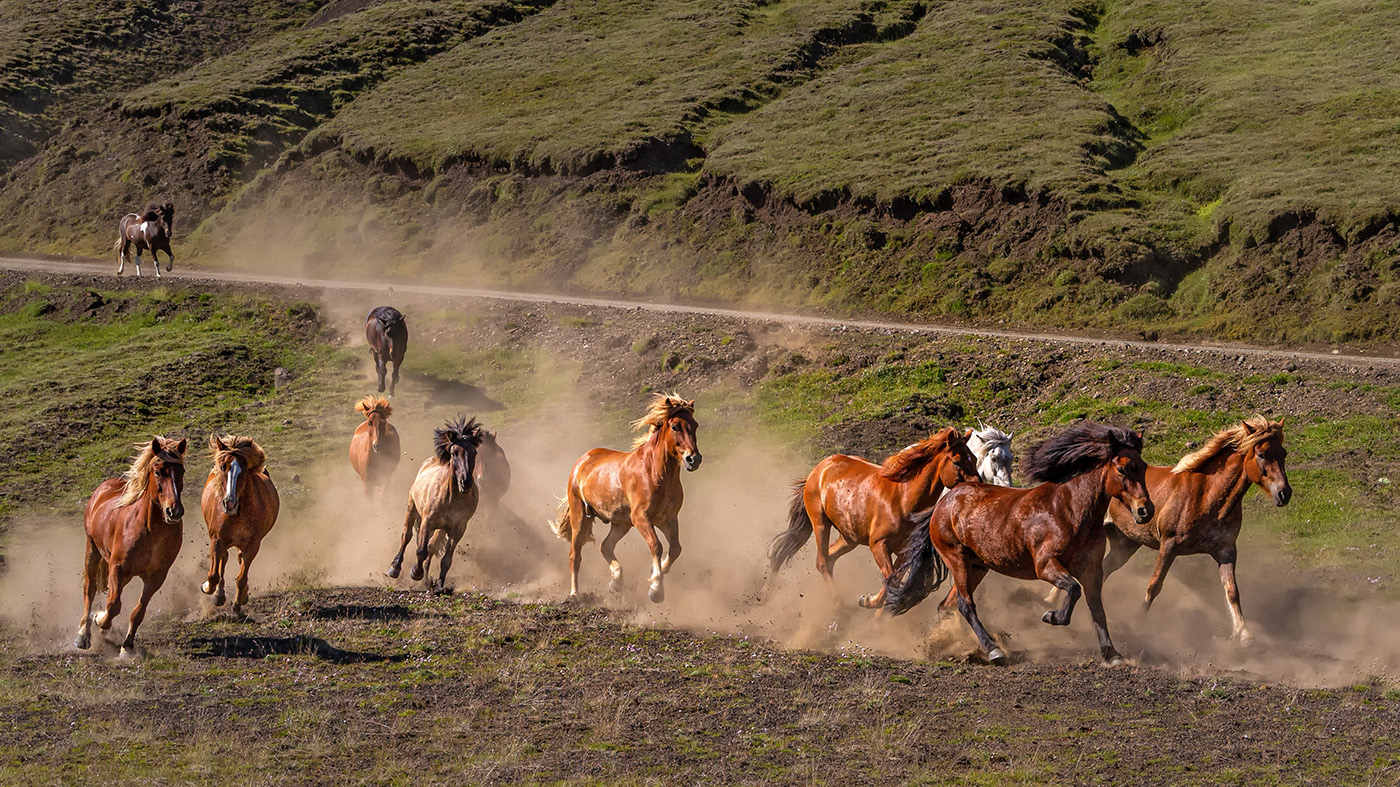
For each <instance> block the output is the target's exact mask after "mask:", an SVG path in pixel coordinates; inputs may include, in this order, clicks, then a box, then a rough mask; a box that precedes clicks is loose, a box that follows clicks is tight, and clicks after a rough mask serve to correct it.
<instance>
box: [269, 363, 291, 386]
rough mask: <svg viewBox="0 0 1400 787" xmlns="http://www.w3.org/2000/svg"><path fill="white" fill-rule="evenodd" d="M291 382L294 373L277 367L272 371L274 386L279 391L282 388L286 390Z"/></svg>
mask: <svg viewBox="0 0 1400 787" xmlns="http://www.w3.org/2000/svg"><path fill="white" fill-rule="evenodd" d="M291 381H292V373H291V372H289V371H287V370H286V369H283V368H282V367H281V366H279V367H277V368H276V369H274V370H273V371H272V386H273V387H274V388H277V389H279V390H280V389H282V388H286V387H287V384H288V383H290V382H291Z"/></svg>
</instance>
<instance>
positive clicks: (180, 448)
mask: <svg viewBox="0 0 1400 787" xmlns="http://www.w3.org/2000/svg"><path fill="white" fill-rule="evenodd" d="M189 442H190V441H189V440H188V439H186V438H184V437H181V438H180V442H179V443H176V444H175V453H177V454H179V455H180V456H184V455H185V446H187V445H189Z"/></svg>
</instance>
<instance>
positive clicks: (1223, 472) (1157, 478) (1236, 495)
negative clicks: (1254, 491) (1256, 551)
mask: <svg viewBox="0 0 1400 787" xmlns="http://www.w3.org/2000/svg"><path fill="white" fill-rule="evenodd" d="M1287 455H1288V452H1287V451H1285V450H1284V448H1283V419H1279V420H1278V421H1270V420H1268V419H1267V418H1264V417H1263V416H1259V415H1256V416H1254V417H1253V418H1249V419H1246V420H1244V421H1242V422H1240V423H1239V424H1236V425H1235V426H1232V427H1230V428H1229V429H1225V430H1223V431H1220V432H1216V433H1215V435H1214V436H1212V437H1211V438H1210V439H1209V440H1207V441H1206V444H1205V445H1203V446H1201V448H1200V449H1199V450H1197V451H1195V452H1193V453H1190V454H1187V455H1186V456H1183V457H1182V458H1181V461H1179V462H1177V463H1176V467H1172V468H1167V467H1155V466H1153V467H1148V468H1147V491H1148V492H1149V493H1151V495H1152V500H1153V501H1154V502H1155V503H1156V504H1157V515H1156V516H1155V517H1153V518H1152V524H1151V526H1150V527H1143V526H1142V525H1139V524H1138V523H1137V522H1135V521H1134V520H1133V518H1132V517H1131V516H1130V515H1129V514H1128V512H1127V510H1125V509H1124V508H1123V507H1122V506H1121V505H1119V504H1118V503H1116V502H1115V503H1113V504H1112V505H1110V506H1109V508H1108V514H1109V517H1110V519H1109V525H1108V546H1109V552H1108V556H1107V557H1105V558H1104V561H1103V573H1104V576H1108V575H1109V574H1112V573H1113V572H1114V571H1117V570H1118V569H1119V568H1121V567H1122V566H1123V564H1124V563H1126V562H1127V561H1128V558H1130V557H1132V556H1133V553H1134V552H1136V551H1137V550H1138V547H1143V546H1145V547H1150V548H1152V549H1155V550H1157V565H1156V568H1154V569H1153V571H1152V579H1151V580H1150V581H1149V582H1148V583H1147V597H1146V598H1145V599H1144V600H1143V606H1144V611H1145V610H1146V609H1147V608H1150V607H1151V606H1152V600H1153V599H1154V598H1156V597H1157V594H1158V593H1159V592H1161V590H1162V581H1163V580H1165V579H1166V578H1167V571H1168V570H1169V569H1170V568H1171V565H1172V561H1173V560H1174V559H1175V558H1176V557H1177V556H1178V555H1202V554H1204V555H1210V556H1211V557H1213V558H1215V562H1216V564H1218V565H1219V566H1220V584H1221V585H1222V586H1224V588H1225V600H1226V602H1227V603H1228V604H1229V605H1230V619H1231V621H1232V622H1233V624H1234V632H1233V636H1234V637H1235V638H1237V639H1238V640H1240V641H1241V642H1245V643H1247V642H1249V640H1250V634H1249V630H1248V629H1246V628H1245V626H1244V612H1242V611H1241V610H1240V591H1239V588H1238V587H1237V586H1236V585H1235V541H1236V540H1237V539H1238V538H1239V535H1240V523H1241V521H1242V519H1243V516H1242V514H1241V508H1242V506H1241V503H1242V502H1243V500H1244V494H1245V492H1248V491H1249V486H1250V484H1258V485H1259V486H1261V487H1263V488H1264V489H1266V490H1267V491H1268V492H1269V495H1270V496H1271V497H1272V498H1273V500H1274V505H1277V506H1286V505H1288V500H1289V499H1290V498H1291V497H1292V496H1293V487H1291V486H1289V484H1288V472H1287V470H1286V469H1285V468H1284V457H1285V456H1287Z"/></svg>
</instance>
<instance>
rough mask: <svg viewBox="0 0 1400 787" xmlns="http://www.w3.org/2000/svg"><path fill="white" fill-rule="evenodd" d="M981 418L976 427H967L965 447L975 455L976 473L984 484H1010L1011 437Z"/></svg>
mask: <svg viewBox="0 0 1400 787" xmlns="http://www.w3.org/2000/svg"><path fill="white" fill-rule="evenodd" d="M1013 434H1015V433H1014V432H1013V433H1011V434H1007V433H1006V432H1003V431H1001V430H1000V429H998V428H996V427H995V426H987V425H986V424H985V423H983V422H982V420H981V419H978V421H977V428H976V429H969V430H968V434H967V438H966V439H967V447H968V450H970V451H972V455H973V456H975V457H977V475H978V477H980V478H981V479H982V483H984V484H995V485H997V486H1011V437H1012V435H1013Z"/></svg>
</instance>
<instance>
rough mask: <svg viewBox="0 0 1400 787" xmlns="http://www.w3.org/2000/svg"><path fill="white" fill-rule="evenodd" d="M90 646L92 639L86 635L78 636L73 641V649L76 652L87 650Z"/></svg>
mask: <svg viewBox="0 0 1400 787" xmlns="http://www.w3.org/2000/svg"><path fill="white" fill-rule="evenodd" d="M90 645H92V637H90V636H88V635H87V634H79V635H78V638H77V639H75V640H73V647H75V648H77V649H78V650H87V649H88V647H89V646H90Z"/></svg>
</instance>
